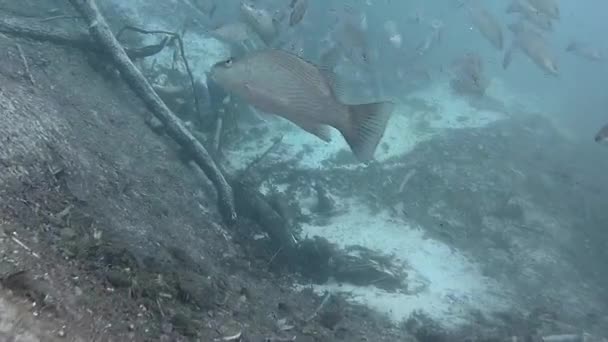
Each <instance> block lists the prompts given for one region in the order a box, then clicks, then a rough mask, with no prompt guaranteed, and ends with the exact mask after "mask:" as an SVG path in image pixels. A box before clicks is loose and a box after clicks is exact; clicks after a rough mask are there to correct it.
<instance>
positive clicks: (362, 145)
mask: <svg viewBox="0 0 608 342" xmlns="http://www.w3.org/2000/svg"><path fill="white" fill-rule="evenodd" d="M209 76H210V77H211V78H212V79H213V80H215V81H216V82H217V83H218V84H220V85H221V86H222V87H223V88H224V89H226V90H227V91H229V92H231V93H233V94H235V95H237V96H238V97H240V98H243V99H245V100H246V101H247V102H248V103H249V104H250V105H252V106H254V107H255V108H257V109H259V110H262V111H264V112H268V113H272V114H276V115H279V116H282V117H284V118H286V119H288V120H289V121H291V122H293V123H294V124H296V125H298V126H299V127H300V128H302V129H304V130H305V131H307V132H309V133H311V134H314V135H316V136H317V137H319V138H321V139H322V140H324V141H326V142H328V141H330V140H331V136H330V132H329V127H328V126H331V127H334V128H336V129H337V130H339V131H340V132H341V133H342V135H343V136H344V139H345V140H346V142H347V143H348V145H349V146H350V148H351V150H352V151H353V153H354V154H355V155H356V157H357V158H358V159H359V160H360V161H366V160H369V159H372V158H373V155H374V152H375V150H376V147H377V146H378V143H379V142H380V139H381V138H382V136H383V135H384V131H385V129H386V125H387V123H388V120H389V117H390V115H391V112H392V111H393V107H394V105H393V104H392V103H390V102H377V103H366V104H360V105H347V104H344V103H342V102H341V101H340V100H339V99H338V94H339V87H338V86H337V85H336V83H335V81H334V80H335V79H334V77H333V75H332V74H331V73H329V72H327V71H325V70H323V69H321V68H319V67H317V66H315V65H314V64H312V63H309V62H307V61H305V60H304V59H302V58H300V57H298V56H295V55H293V54H290V53H288V52H285V51H281V50H273V49H269V50H259V51H255V52H252V53H249V54H247V55H245V56H242V57H239V58H233V59H229V60H226V61H223V62H219V63H217V64H215V65H214V66H213V67H212V68H211V71H210V75H209Z"/></svg>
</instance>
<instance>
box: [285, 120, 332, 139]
mask: <svg viewBox="0 0 608 342" xmlns="http://www.w3.org/2000/svg"><path fill="white" fill-rule="evenodd" d="M289 121H291V122H293V123H294V124H296V125H297V126H298V127H300V128H301V129H303V130H305V131H306V132H308V133H310V134H313V135H315V136H317V137H318V138H320V139H321V140H323V141H325V142H330V141H331V129H330V128H329V126H327V125H322V124H317V123H312V122H306V121H297V120H289Z"/></svg>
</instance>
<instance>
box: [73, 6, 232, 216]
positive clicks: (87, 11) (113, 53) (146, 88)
mask: <svg viewBox="0 0 608 342" xmlns="http://www.w3.org/2000/svg"><path fill="white" fill-rule="evenodd" d="M69 1H70V3H71V4H72V6H73V7H74V8H75V9H76V11H77V12H78V13H80V15H81V16H82V17H83V18H84V19H85V21H86V23H87V25H88V28H89V32H90V34H91V36H92V37H93V38H94V39H95V40H96V41H97V42H98V43H99V44H100V45H101V46H102V47H103V49H104V50H105V51H106V52H107V53H108V54H109V56H110V57H111V58H112V60H113V61H114V65H115V66H116V67H117V69H118V70H119V71H120V73H121V75H122V76H123V77H124V79H125V81H126V82H127V84H128V85H129V86H130V87H131V88H132V89H133V90H134V91H135V93H136V94H138V96H139V97H140V98H141V99H142V100H143V101H144V103H146V105H147V106H148V108H149V109H150V110H151V111H152V113H153V114H154V115H155V116H156V117H157V118H158V119H159V120H160V121H161V122H162V123H163V124H164V125H165V128H166V132H167V133H168V134H169V135H170V136H171V137H172V138H173V139H174V140H175V141H176V142H177V143H178V144H180V145H181V146H182V147H184V148H185V149H186V150H187V151H188V152H190V153H191V154H192V156H193V159H194V161H195V162H196V164H197V165H198V166H199V167H200V168H201V169H202V170H203V172H205V174H206V175H207V177H209V179H210V180H211V182H212V183H213V184H214V185H215V188H216V190H217V194H218V206H219V209H220V212H221V214H222V217H223V219H224V221H225V222H226V223H227V224H229V225H233V224H234V223H236V219H237V214H236V209H235V205H234V196H233V193H232V187H231V186H230V184H228V182H227V181H226V178H224V175H223V174H222V172H221V171H220V168H219V167H218V166H217V165H216V164H215V161H214V160H213V158H212V157H211V156H210V155H209V152H207V149H205V147H204V146H203V145H202V144H201V143H200V142H199V141H198V140H197V139H196V138H195V137H194V136H193V135H192V133H191V132H190V131H189V130H188V129H187V128H186V126H185V125H184V123H183V122H182V121H181V120H180V119H179V118H177V117H176V116H175V115H174V114H173V112H171V110H170V109H169V108H168V107H167V105H166V104H165V103H164V102H163V101H162V100H161V99H160V97H159V96H158V95H157V94H156V92H155V91H154V88H152V86H151V85H150V83H149V82H148V80H147V79H146V78H145V76H144V75H143V74H142V73H141V71H140V70H139V69H138V68H137V67H136V66H135V65H134V64H133V62H132V61H131V59H130V58H129V56H128V55H127V54H126V52H125V50H124V49H123V47H122V46H121V45H120V43H119V42H118V40H116V37H115V36H114V34H113V33H112V31H111V30H110V27H109V26H108V24H107V23H106V21H105V19H104V17H103V16H102V15H101V13H100V12H99V9H98V8H97V4H96V3H95V1H94V0H69ZM144 31H145V30H144ZM146 32H155V31H146ZM158 33H164V34H171V33H169V32H166V31H158ZM178 42H179V43H180V49H183V45H182V43H181V39H178Z"/></svg>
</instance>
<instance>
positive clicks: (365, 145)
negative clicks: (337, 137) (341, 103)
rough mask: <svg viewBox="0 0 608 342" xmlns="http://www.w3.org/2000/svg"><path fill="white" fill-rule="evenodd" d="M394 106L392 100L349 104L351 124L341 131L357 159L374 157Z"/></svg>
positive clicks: (365, 159)
mask: <svg viewBox="0 0 608 342" xmlns="http://www.w3.org/2000/svg"><path fill="white" fill-rule="evenodd" d="M394 107H395V105H394V104H393V103H392V102H375V103H366V104H360V105H350V106H348V111H349V125H348V126H347V127H346V128H345V129H343V130H341V132H342V135H343V136H344V139H345V140H346V142H347V143H348V145H349V146H350V149H351V150H352V151H353V153H354V154H355V156H356V157H357V159H359V160H360V161H367V160H370V159H372V158H373V157H374V152H375V151H376V147H377V146H378V143H379V142H380V139H382V136H383V135H384V131H385V130H386V125H387V123H388V120H389V118H390V116H391V113H392V112H393V109H394Z"/></svg>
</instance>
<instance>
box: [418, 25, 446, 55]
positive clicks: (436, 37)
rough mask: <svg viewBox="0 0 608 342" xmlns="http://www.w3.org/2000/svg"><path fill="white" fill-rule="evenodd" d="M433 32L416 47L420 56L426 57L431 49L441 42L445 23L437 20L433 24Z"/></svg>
mask: <svg viewBox="0 0 608 342" xmlns="http://www.w3.org/2000/svg"><path fill="white" fill-rule="evenodd" d="M431 28H432V31H431V32H430V33H429V34H428V35H427V36H426V38H425V39H424V41H423V42H422V43H420V45H418V47H416V52H417V53H418V54H419V55H420V56H423V55H426V54H427V53H428V52H429V51H430V50H431V49H433V48H434V47H435V46H437V45H438V44H439V43H440V42H441V36H442V33H443V22H442V21H441V20H438V19H435V20H433V21H432V22H431Z"/></svg>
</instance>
